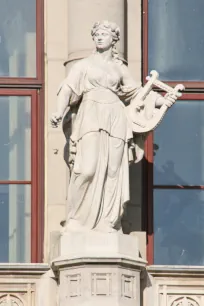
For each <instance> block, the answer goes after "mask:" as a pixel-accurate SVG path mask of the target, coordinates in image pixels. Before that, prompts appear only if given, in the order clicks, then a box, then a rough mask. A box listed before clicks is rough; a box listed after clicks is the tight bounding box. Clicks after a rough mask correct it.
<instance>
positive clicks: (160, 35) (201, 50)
mask: <svg viewBox="0 0 204 306" xmlns="http://www.w3.org/2000/svg"><path fill="white" fill-rule="evenodd" d="M148 5H149V10H148V17H149V20H148V24H149V26H148V37H149V41H148V62H149V70H152V69H156V70H157V71H158V72H159V73H160V77H161V78H162V79H163V80H169V81H174V80H191V81H201V80H204V61H203V54H204V35H203V29H204V18H203V12H204V1H203V0H196V1H192V0H179V1H178V0H152V1H148Z"/></svg>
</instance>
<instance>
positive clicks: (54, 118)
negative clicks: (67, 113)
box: [50, 113, 62, 128]
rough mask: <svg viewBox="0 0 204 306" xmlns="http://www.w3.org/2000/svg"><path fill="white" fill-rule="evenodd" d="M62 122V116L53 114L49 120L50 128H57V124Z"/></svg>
mask: <svg viewBox="0 0 204 306" xmlns="http://www.w3.org/2000/svg"><path fill="white" fill-rule="evenodd" d="M61 120H62V116H61V115H60V114H58V113H54V114H52V116H51V118H50V122H51V126H52V127H53V128H57V127H58V125H59V123H60V122H61Z"/></svg>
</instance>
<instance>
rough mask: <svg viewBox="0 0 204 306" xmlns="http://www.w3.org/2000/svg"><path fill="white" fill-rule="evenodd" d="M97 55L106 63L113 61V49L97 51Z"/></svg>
mask: <svg viewBox="0 0 204 306" xmlns="http://www.w3.org/2000/svg"><path fill="white" fill-rule="evenodd" d="M96 55H97V56H98V57H99V58H100V59H102V60H104V61H106V62H109V61H111V60H112V58H113V57H112V49H108V50H96Z"/></svg>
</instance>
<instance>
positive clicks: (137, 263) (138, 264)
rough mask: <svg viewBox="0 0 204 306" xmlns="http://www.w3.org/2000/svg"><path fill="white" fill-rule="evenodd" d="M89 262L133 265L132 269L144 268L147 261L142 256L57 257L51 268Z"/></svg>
mask: <svg viewBox="0 0 204 306" xmlns="http://www.w3.org/2000/svg"><path fill="white" fill-rule="evenodd" d="M89 264H92V265H93V264H96V265H97V264H99V265H120V266H125V267H130V268H131V267H134V269H138V270H144V269H145V267H146V265H147V262H146V261H145V260H143V259H142V258H138V259H133V258H128V257H124V258H123V257H108V256H107V257H75V258H73V257H72V258H70V259H68V258H66V257H59V258H57V259H55V260H54V261H53V262H52V269H53V270H54V271H57V270H59V269H61V268H63V267H73V266H84V265H89Z"/></svg>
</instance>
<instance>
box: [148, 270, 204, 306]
mask: <svg viewBox="0 0 204 306" xmlns="http://www.w3.org/2000/svg"><path fill="white" fill-rule="evenodd" d="M148 272H149V275H148V279H151V282H150V283H149V284H147V283H146V288H148V290H147V289H146V296H145V299H144V300H145V301H147V302H146V303H145V305H144V306H204V268H203V267H179V266H172V267H171V266H166V267H165V266H150V267H148ZM147 292H148V293H147ZM152 301H153V302H152Z"/></svg>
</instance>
